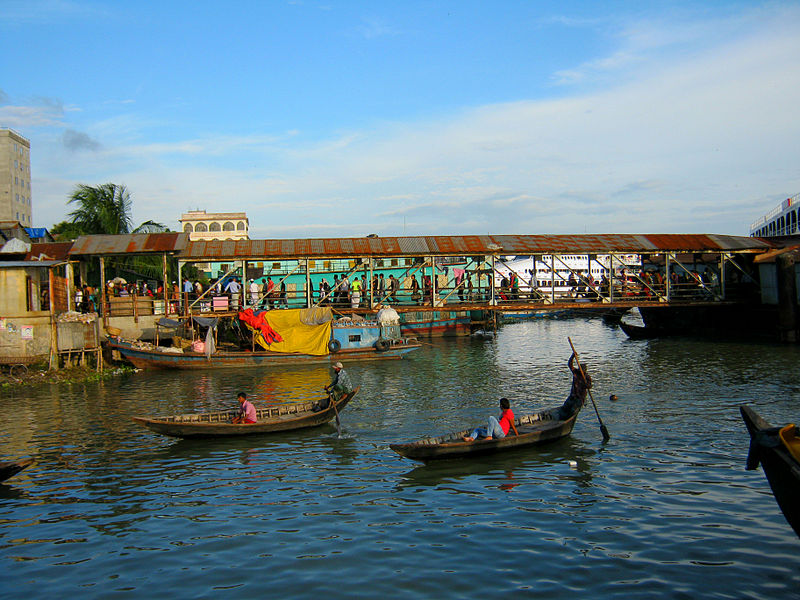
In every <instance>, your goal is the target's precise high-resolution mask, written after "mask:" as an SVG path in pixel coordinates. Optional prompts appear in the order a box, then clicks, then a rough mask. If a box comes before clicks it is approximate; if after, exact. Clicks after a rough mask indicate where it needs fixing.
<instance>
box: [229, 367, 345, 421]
mask: <svg viewBox="0 0 800 600" xmlns="http://www.w3.org/2000/svg"><path fill="white" fill-rule="evenodd" d="M331 368H332V369H333V377H331V381H330V383H329V384H328V385H326V386H325V387H324V388H323V389H324V390H325V391H326V392H327V393H328V396H327V397H326V398H323V399H322V400H321V401H319V402H315V403H314V407H313V409H312V410H313V411H314V412H318V411H320V410H325V409H326V408H328V406H329V405H330V401H331V400H333V401H334V402H339V400H340V399H341V398H342V397H343V396H346V395H347V394H349V393H350V392H352V391H353V382H352V381H351V380H350V375H348V373H347V371H345V370H344V367H343V366H342V363H340V362H336V363H333V366H332V367H331ZM237 400H238V401H239V412H238V413H237V414H236V416H235V417H234V418H233V421H231V422H232V423H234V424H237V425H252V424H253V423H256V422H257V421H258V416H257V413H256V407H255V406H253V403H252V402H250V401H249V400H248V399H247V394H246V393H244V392H239V395H238V396H237Z"/></svg>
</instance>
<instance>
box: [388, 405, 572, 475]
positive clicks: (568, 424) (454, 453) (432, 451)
mask: <svg viewBox="0 0 800 600" xmlns="http://www.w3.org/2000/svg"><path fill="white" fill-rule="evenodd" d="M557 410H558V409H557V408H551V409H547V410H543V411H540V412H538V413H534V414H531V415H524V416H521V417H519V418H517V419H515V420H514V424H515V425H516V427H517V431H518V433H519V435H514V434H513V432H512V431H509V433H508V435H507V436H506V437H504V438H492V439H478V440H475V441H472V442H465V441H464V440H463V437H464V436H466V435H469V434H470V432H471V431H472V428H470V429H465V430H463V431H456V432H453V433H449V434H447V435H443V436H439V437H431V438H424V439H421V440H418V441H416V442H409V443H405V444H390V445H389V447H390V448H391V449H392V450H394V451H395V452H397V453H398V454H399V455H400V456H404V457H405V458H410V459H413V460H420V461H422V462H427V461H429V460H436V459H442V458H468V457H472V456H478V455H485V454H493V453H495V452H502V451H504V450H513V449H515V448H524V447H527V446H534V445H538V444H544V443H546V442H552V441H555V440H559V439H561V438H564V437H566V436H568V435H569V434H570V433H572V428H573V427H574V426H575V421H576V420H577V418H578V413H579V412H580V411H577V412H576V413H575V414H574V415H572V416H571V417H570V418H569V419H566V420H564V421H559V420H555V419H553V413H554V412H555V411H557Z"/></svg>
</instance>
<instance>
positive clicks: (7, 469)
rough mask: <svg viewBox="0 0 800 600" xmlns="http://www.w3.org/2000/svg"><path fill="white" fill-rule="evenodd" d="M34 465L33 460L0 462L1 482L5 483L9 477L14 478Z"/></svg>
mask: <svg viewBox="0 0 800 600" xmlns="http://www.w3.org/2000/svg"><path fill="white" fill-rule="evenodd" d="M32 464H33V459H32V458H26V459H25V460H17V461H11V462H0V481H5V480H6V479H8V478H9V477H13V476H14V475H16V474H17V473H19V472H20V471H22V469H24V468H25V467H29V466H31V465H32Z"/></svg>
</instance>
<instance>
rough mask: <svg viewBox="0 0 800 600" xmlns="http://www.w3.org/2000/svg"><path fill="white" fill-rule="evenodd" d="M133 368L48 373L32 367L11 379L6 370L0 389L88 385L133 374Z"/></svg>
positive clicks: (0, 375)
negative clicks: (66, 384) (65, 384)
mask: <svg viewBox="0 0 800 600" xmlns="http://www.w3.org/2000/svg"><path fill="white" fill-rule="evenodd" d="M136 371H137V369H136V368H135V367H128V366H115V367H110V368H105V369H103V370H102V371H98V370H97V369H96V368H95V367H88V366H86V367H80V366H73V367H66V368H63V369H59V370H57V371H50V370H48V369H47V366H44V365H38V366H37V365H32V366H29V367H28V371H27V372H26V373H25V374H24V375H21V376H18V377H12V376H11V374H10V373H9V372H8V370H5V369H4V370H3V371H2V372H0V389H3V390H10V389H18V388H21V387H24V386H41V385H53V384H63V383H69V384H73V383H88V382H90V381H100V380H104V379H110V378H112V377H116V376H118V375H127V374H130V373H135V372H136Z"/></svg>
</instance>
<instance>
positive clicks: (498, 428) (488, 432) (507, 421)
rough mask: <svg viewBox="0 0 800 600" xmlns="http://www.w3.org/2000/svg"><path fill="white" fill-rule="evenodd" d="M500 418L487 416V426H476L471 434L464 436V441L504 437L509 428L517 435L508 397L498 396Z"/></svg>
mask: <svg viewBox="0 0 800 600" xmlns="http://www.w3.org/2000/svg"><path fill="white" fill-rule="evenodd" d="M500 408H501V409H502V411H501V413H500V420H498V419H497V418H495V417H489V425H488V426H487V427H476V428H475V430H474V431H473V432H472V435H468V436H465V437H464V438H463V439H464V441H465V442H472V441H474V440H477V439H478V438H486V439H487V440H491V439H492V438H504V437H506V434H507V433H508V430H509V429H513V430H514V435H517V428H516V427H515V426H514V413H513V411H512V410H511V403H510V402H509V401H508V398H500Z"/></svg>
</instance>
